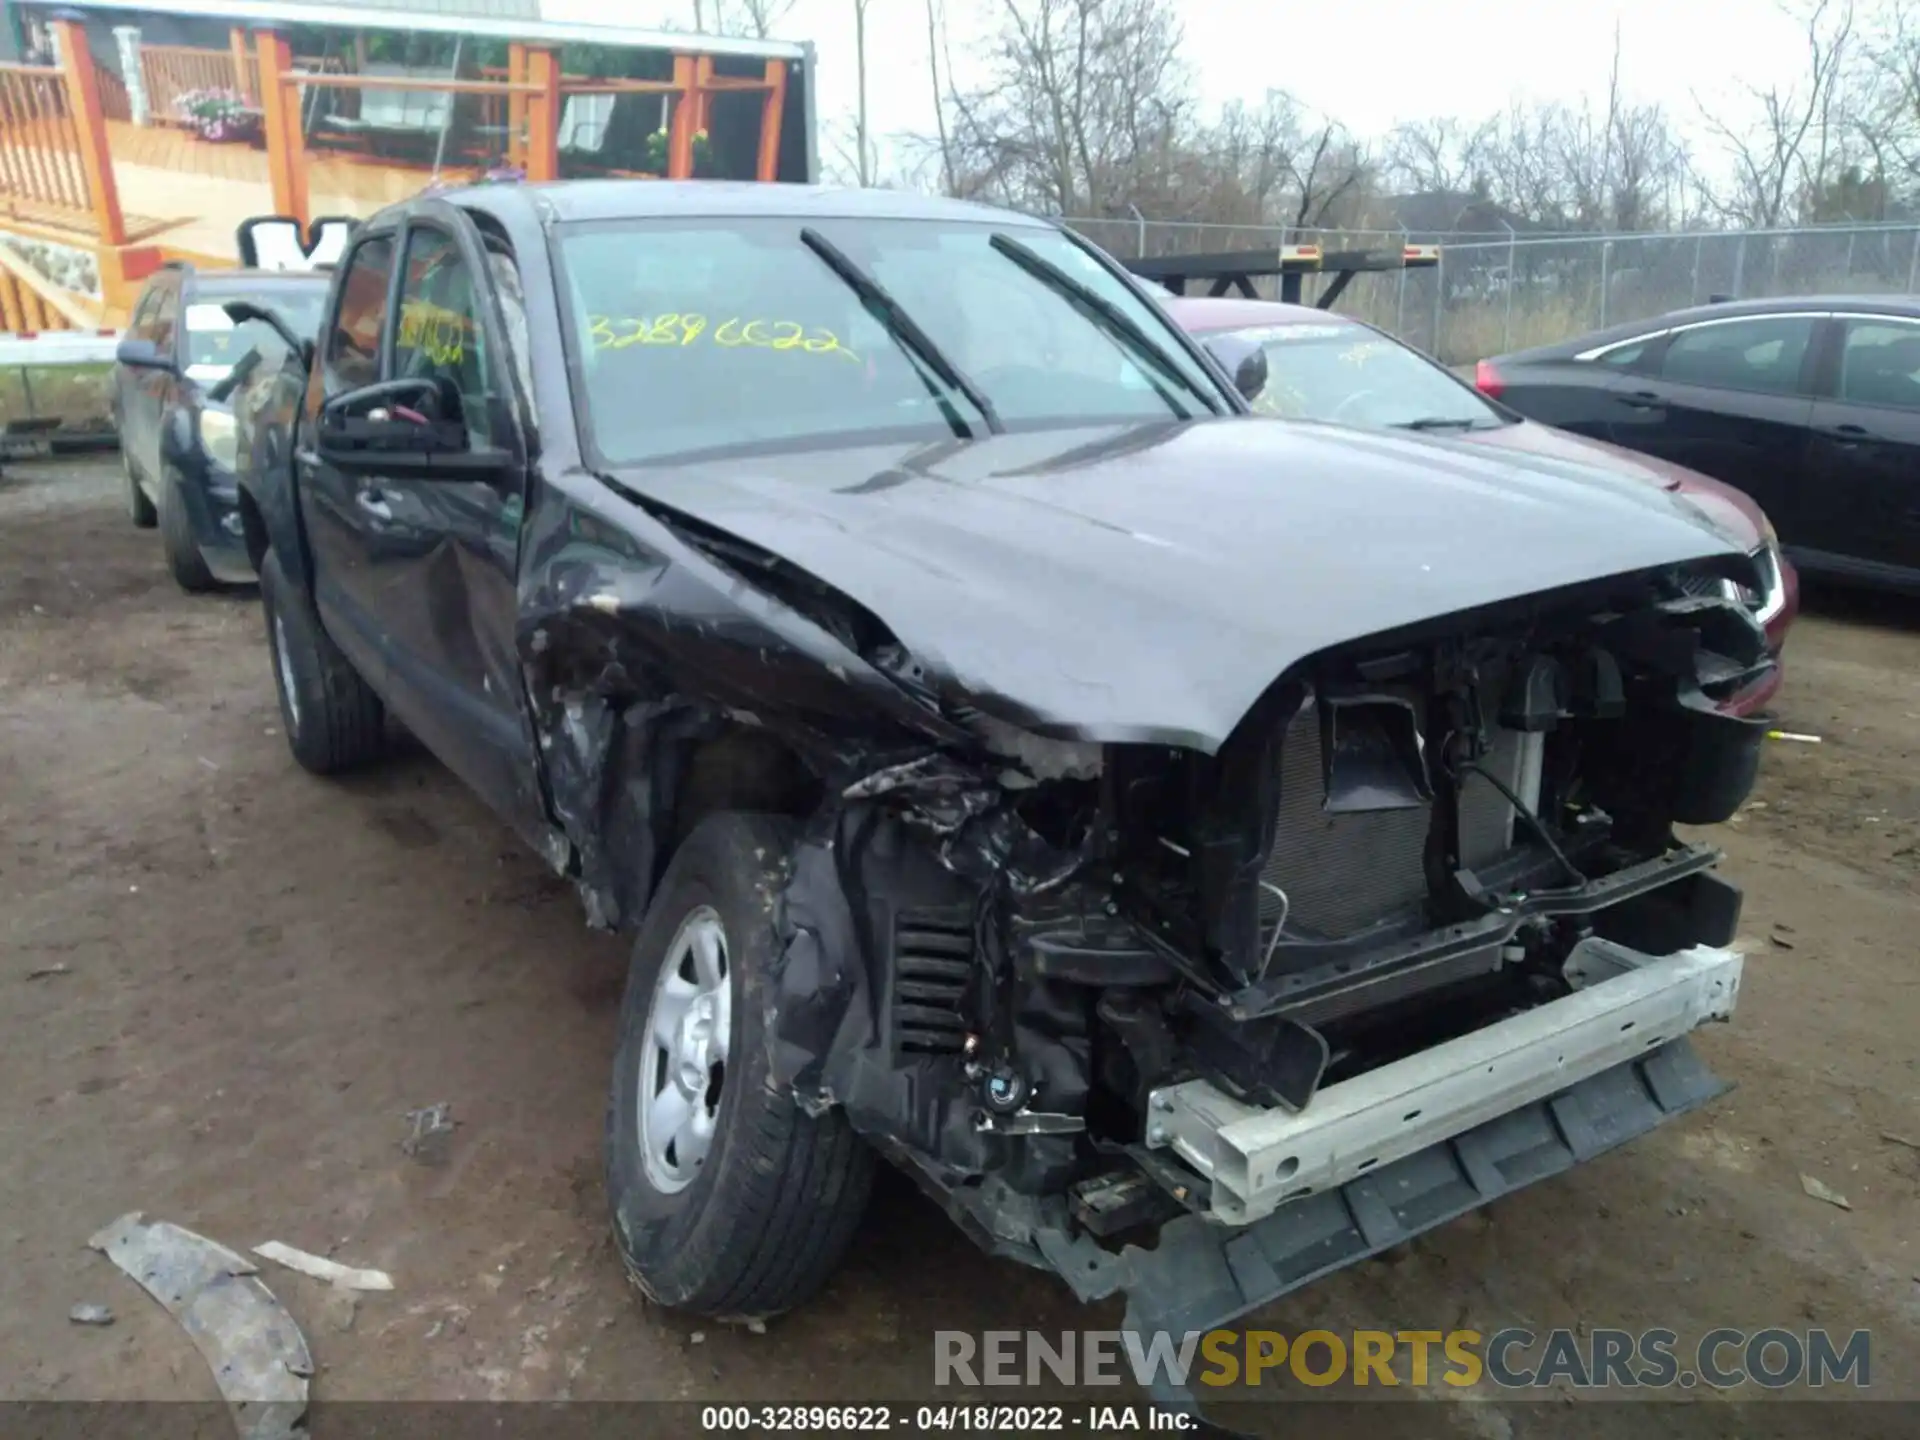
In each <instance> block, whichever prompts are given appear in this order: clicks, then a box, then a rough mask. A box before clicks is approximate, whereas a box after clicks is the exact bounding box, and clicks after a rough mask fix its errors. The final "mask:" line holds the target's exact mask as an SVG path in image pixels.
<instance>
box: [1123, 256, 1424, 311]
mask: <svg viewBox="0 0 1920 1440" xmlns="http://www.w3.org/2000/svg"><path fill="white" fill-rule="evenodd" d="M1124 263H1125V264H1126V267H1127V269H1129V270H1131V271H1132V272H1133V273H1134V274H1135V275H1138V276H1139V277H1140V278H1141V279H1143V280H1152V281H1153V282H1155V283H1156V284H1159V285H1164V286H1165V287H1166V288H1167V289H1169V290H1171V291H1172V292H1173V293H1174V294H1175V295H1185V294H1186V293H1187V286H1188V285H1189V284H1190V283H1193V282H1196V281H1205V282H1207V291H1206V293H1207V294H1208V295H1210V296H1219V295H1228V294H1232V293H1235V292H1237V293H1239V294H1241V295H1244V296H1246V297H1247V298H1248V299H1250V300H1259V299H1264V298H1265V297H1264V296H1262V295H1261V294H1260V292H1259V291H1258V290H1256V289H1255V288H1254V284H1253V282H1254V281H1255V280H1257V279H1261V278H1263V277H1267V276H1277V277H1278V278H1279V281H1280V296H1279V298H1280V299H1282V300H1284V301H1286V302H1287V303H1288V304H1289V305H1299V304H1302V303H1304V302H1303V301H1302V299H1301V293H1302V292H1301V281H1302V280H1303V279H1304V278H1305V277H1306V276H1308V275H1329V276H1331V277H1332V283H1331V284H1329V285H1327V286H1326V287H1325V288H1323V289H1322V290H1321V292H1320V293H1319V295H1318V296H1316V297H1315V298H1314V302H1313V303H1314V304H1315V305H1316V306H1317V307H1319V308H1320V309H1322V310H1329V309H1331V308H1332V307H1333V304H1334V302H1335V301H1337V300H1338V299H1339V298H1340V297H1341V295H1343V294H1344V293H1345V292H1346V288H1347V286H1348V285H1350V284H1352V283H1353V277H1354V276H1356V275H1367V274H1375V273H1380V272H1385V271H1399V270H1430V269H1432V268H1434V267H1435V266H1437V265H1439V263H1440V247H1439V246H1438V245H1403V246H1401V247H1400V248H1398V249H1387V250H1326V249H1323V248H1322V247H1320V246H1318V245H1282V246H1281V247H1280V248H1279V249H1277V250H1237V251H1233V252H1230V253H1225V254H1216V255H1161V256H1155V257H1153V258H1151V259H1141V260H1128V261H1126V262H1124Z"/></svg>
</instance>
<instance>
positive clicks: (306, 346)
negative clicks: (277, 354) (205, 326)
mask: <svg viewBox="0 0 1920 1440" xmlns="http://www.w3.org/2000/svg"><path fill="white" fill-rule="evenodd" d="M220 308H221V309H222V310H225V311H226V312H227V318H228V319H229V320H231V321H233V323H234V324H236V325H244V324H246V323H247V321H249V320H258V321H259V322H260V323H261V324H262V325H265V326H266V327H267V328H268V329H269V330H271V331H273V333H274V334H276V335H278V336H279V337H280V341H281V343H282V344H283V345H285V346H286V347H287V349H289V350H291V351H292V352H293V353H294V354H295V355H298V356H299V357H300V364H301V365H302V367H304V368H305V369H308V370H311V369H312V368H313V341H311V340H307V339H303V338H302V337H301V336H298V335H296V334H294V333H293V327H292V326H291V325H289V324H287V322H286V319H285V318H284V317H283V316H282V315H281V314H280V312H279V311H277V310H270V309H268V308H267V307H266V306H264V305H256V304H254V303H253V301H251V300H229V301H227V303H226V304H225V305H222V306H221V307H220Z"/></svg>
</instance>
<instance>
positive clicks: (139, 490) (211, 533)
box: [112, 265, 328, 591]
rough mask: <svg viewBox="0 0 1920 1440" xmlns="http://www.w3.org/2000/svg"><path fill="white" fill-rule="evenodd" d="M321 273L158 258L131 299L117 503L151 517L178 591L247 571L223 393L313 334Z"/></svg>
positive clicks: (229, 413)
mask: <svg viewBox="0 0 1920 1440" xmlns="http://www.w3.org/2000/svg"><path fill="white" fill-rule="evenodd" d="M327 278H328V277H327V276H325V275H309V274H289V273H282V272H278V271H272V272H268V271H257V270H198V269H196V268H194V267H193V266H190V265H167V266H163V267H162V268H161V269H160V270H159V271H158V272H157V273H156V274H155V275H154V277H153V278H152V279H151V280H150V281H148V282H147V288H146V290H145V291H144V292H143V293H142V294H141V296H140V302H139V304H138V305H136V306H135V307H134V312H133V319H132V321H131V323H130V324H129V325H128V327H127V335H126V338H125V339H123V340H122V341H121V342H120V346H119V350H118V353H117V355H116V357H115V358H116V361H117V363H116V365H115V366H114V376H113V402H112V403H113V412H114V422H115V424H116V426H117V427H118V429H119V431H120V456H121V463H122V464H123V466H124V467H125V469H126V485H127V510H128V513H129V515H130V516H131V517H132V519H133V523H134V524H135V525H139V526H141V527H143V528H144V527H148V526H152V525H156V524H157V525H158V526H159V527H160V538H161V542H162V544H163V546H164V547H165V550H166V556H167V568H168V569H169V570H170V571H172V573H173V578H174V579H175V580H176V581H178V582H179V584H180V586H181V588H182V589H184V590H190V591H200V590H211V589H213V588H214V587H215V586H217V585H221V584H242V583H246V582H249V581H251V580H252V579H253V566H252V563H251V562H250V561H249V560H248V559H247V550H246V544H245V542H244V539H243V537H242V534H241V523H240V511H239V489H238V486H237V484H236V481H235V478H234V471H235V469H236V467H237V461H238V451H239V436H238V433H237V429H236V422H235V418H234V414H233V409H232V404H231V397H232V394H233V392H234V390H235V389H236V388H237V387H238V385H239V383H240V382H241V381H243V380H244V379H245V377H246V375H247V373H248V372H249V371H250V370H253V369H255V368H256V367H258V366H260V365H263V364H265V365H269V366H274V365H278V364H279V363H281V362H282V361H284V360H285V359H286V358H287V341H288V339H290V338H292V339H296V340H299V341H310V340H311V337H312V335H313V332H314V331H315V329H316V328H317V327H318V326H319V323H320V306H321V303H322V302H323V301H324V300H325V299H326V294H327ZM232 300H249V301H256V302H259V303H260V304H262V305H266V306H270V307H271V308H272V311H273V313H274V315H276V316H278V317H279V324H278V325H275V324H269V323H267V322H265V321H262V320H247V321H243V322H238V323H236V322H235V320H234V319H233V317H232V316H230V315H229V314H228V313H227V311H226V309H225V308H224V307H225V304H226V302H228V301H232ZM283 330H286V331H288V332H289V333H287V334H283V333H282V332H283Z"/></svg>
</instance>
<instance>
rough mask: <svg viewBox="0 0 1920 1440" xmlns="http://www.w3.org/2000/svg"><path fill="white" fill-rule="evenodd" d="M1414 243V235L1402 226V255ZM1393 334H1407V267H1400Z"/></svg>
mask: <svg viewBox="0 0 1920 1440" xmlns="http://www.w3.org/2000/svg"><path fill="white" fill-rule="evenodd" d="M1412 243H1413V236H1412V234H1411V233H1410V232H1409V231H1408V230H1407V229H1406V227H1405V226H1402V227H1401V229H1400V253H1401V254H1403V255H1404V254H1406V251H1407V246H1409V245H1411V244H1412ZM1393 333H1394V334H1396V335H1404V334H1406V333H1407V267H1406V266H1405V265H1402V266H1401V267H1400V284H1399V289H1398V293H1397V294H1396V295H1395V296H1394V297H1393Z"/></svg>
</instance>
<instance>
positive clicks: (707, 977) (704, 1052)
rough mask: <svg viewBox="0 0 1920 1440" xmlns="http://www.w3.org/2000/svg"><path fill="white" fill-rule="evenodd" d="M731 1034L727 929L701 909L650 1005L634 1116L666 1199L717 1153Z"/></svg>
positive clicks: (679, 938)
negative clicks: (717, 1128)
mask: <svg viewBox="0 0 1920 1440" xmlns="http://www.w3.org/2000/svg"><path fill="white" fill-rule="evenodd" d="M732 1034H733V976H732V973H731V972H730V970H729V969H728V965H727V931H726V927H725V926H724V925H722V924H721V923H720V916H719V914H718V913H717V912H716V911H715V910H714V909H713V907H712V906H710V905H702V906H701V907H700V908H699V909H697V910H694V911H692V912H690V913H689V914H688V915H687V917H686V919H684V920H682V921H681V922H680V928H679V929H678V930H676V931H675V932H674V936H673V943H672V944H670V945H668V946H667V958H666V960H665V961H664V962H662V964H661V966H660V978H659V979H658V980H656V981H655V982H654V987H653V1003H652V1004H651V1005H649V1006H648V1007H647V1028H646V1041H645V1046H646V1048H645V1050H644V1051H643V1052H642V1054H641V1060H640V1077H639V1078H640V1084H639V1094H638V1096H637V1104H636V1116H637V1119H638V1122H639V1127H640V1156H641V1159H642V1160H643V1161H644V1163H645V1164H646V1167H647V1179H648V1180H649V1181H651V1182H652V1184H653V1187H654V1188H655V1189H656V1190H658V1191H660V1192H661V1193H662V1194H666V1195H672V1194H674V1193H676V1192H678V1191H680V1190H684V1189H686V1187H687V1186H689V1185H691V1184H692V1183H693V1180H694V1177H695V1176H696V1175H698V1174H699V1173H700V1166H701V1165H702V1164H703V1163H705V1161H706V1158H707V1152H708V1151H709V1150H711V1149H712V1148H713V1132H714V1129H715V1126H716V1125H717V1124H718V1122H719V1117H720V1088H721V1085H722V1084H723V1083H724V1081H725V1076H726V1062H727V1044H728V1041H729V1040H730V1038H731V1037H732Z"/></svg>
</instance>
